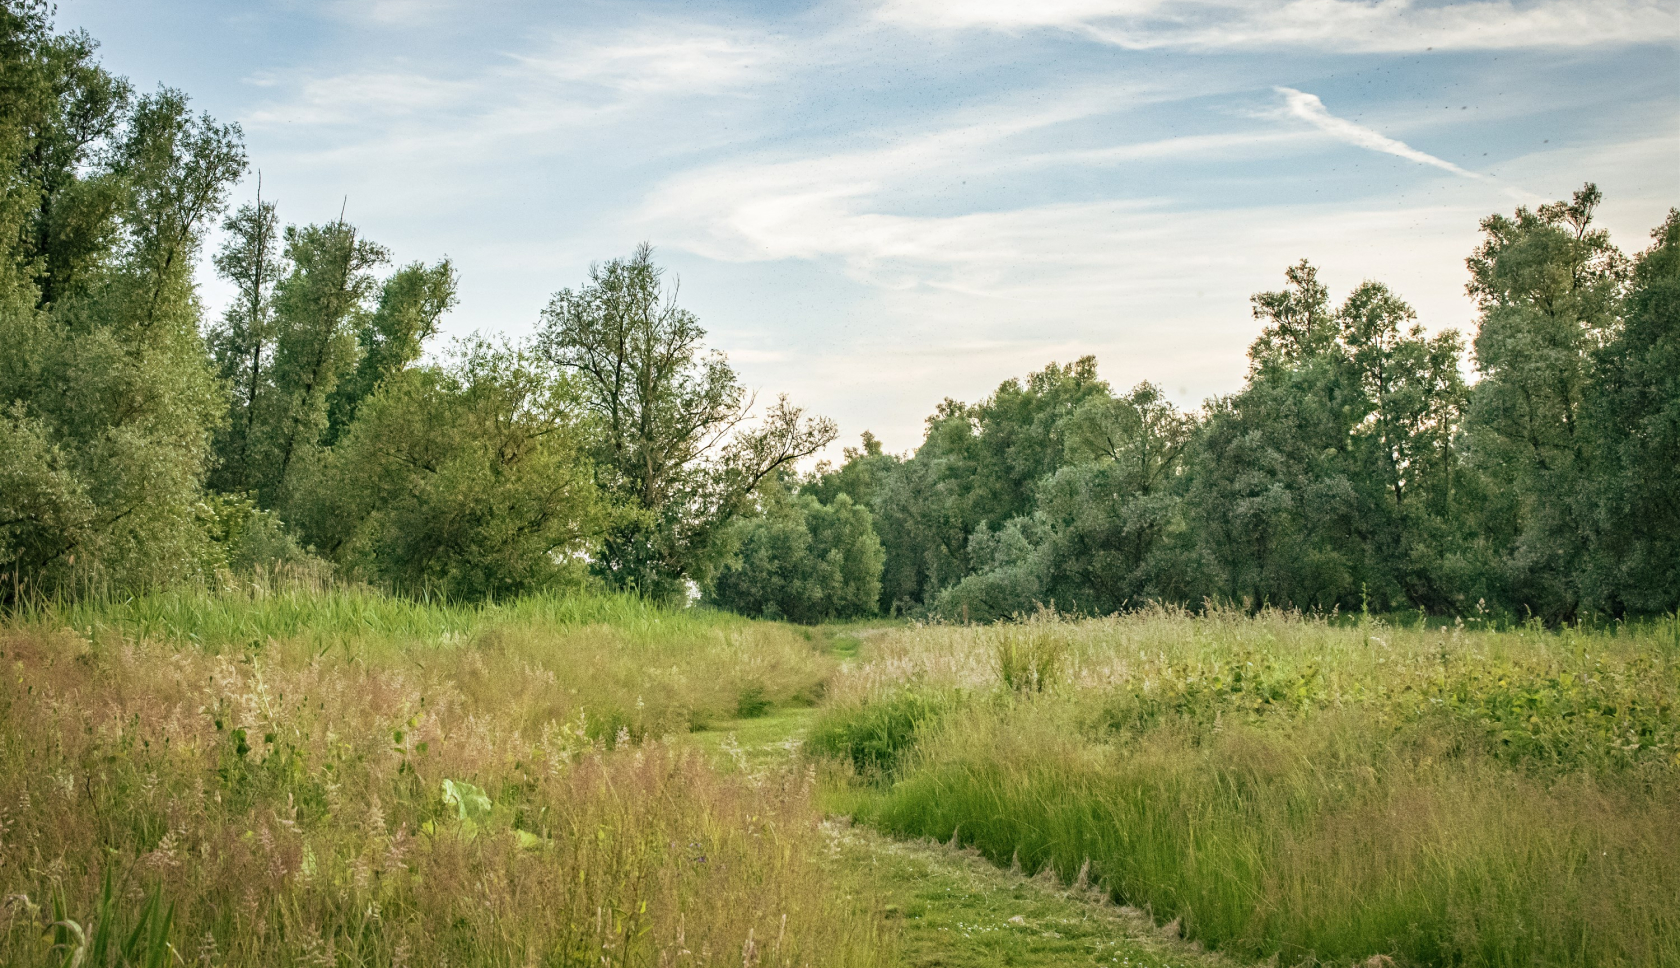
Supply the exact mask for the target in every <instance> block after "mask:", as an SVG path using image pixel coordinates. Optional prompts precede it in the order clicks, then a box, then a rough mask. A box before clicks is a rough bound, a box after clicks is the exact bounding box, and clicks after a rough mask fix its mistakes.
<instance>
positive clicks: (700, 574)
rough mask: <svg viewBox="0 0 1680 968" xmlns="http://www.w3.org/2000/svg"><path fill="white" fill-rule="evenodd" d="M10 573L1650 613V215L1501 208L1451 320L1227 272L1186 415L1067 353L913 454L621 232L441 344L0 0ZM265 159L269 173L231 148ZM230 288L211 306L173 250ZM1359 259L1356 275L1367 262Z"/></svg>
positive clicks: (1671, 509)
mask: <svg viewBox="0 0 1680 968" xmlns="http://www.w3.org/2000/svg"><path fill="white" fill-rule="evenodd" d="M5 19H6V23H5V26H4V29H5V36H6V38H7V40H6V46H5V52H4V58H5V60H4V66H3V68H0V69H3V71H4V74H5V78H6V80H5V85H6V90H7V91H8V95H7V97H6V98H5V101H4V104H3V106H0V110H3V111H4V116H3V117H0V144H3V146H4V147H3V150H4V155H5V159H6V160H5V176H4V177H5V190H4V201H3V214H0V221H3V224H4V225H5V226H6V230H5V231H4V233H3V238H4V242H3V243H0V244H3V245H4V246H5V250H6V251H5V255H4V258H3V259H0V276H3V278H0V293H3V295H0V299H3V307H0V346H3V347H4V353H3V355H0V401H3V402H4V408H5V416H4V419H3V420H0V575H4V578H5V581H4V583H3V584H4V586H5V591H4V592H3V593H0V594H3V595H4V597H5V600H6V601H8V602H14V601H17V600H20V599H21V598H24V597H28V596H47V597H52V596H61V595H81V594H87V593H93V592H97V593H99V594H105V595H112V594H127V593H132V592H135V591H141V590H146V589H153V588H161V587H166V586H169V585H171V584H174V583H179V582H198V583H206V582H207V583H211V584H214V583H215V582H217V581H219V580H222V579H220V578H218V576H222V575H239V574H249V573H251V572H252V571H253V570H255V569H269V570H272V569H274V568H276V567H281V568H286V569H292V570H301V571H310V570H314V571H317V572H330V573H333V574H337V575H340V576H343V577H345V578H347V579H350V580H354V581H361V582H367V583H369V584H372V585H374V586H377V587H381V588H385V589H388V590H393V591H398V592H401V593H404V594H425V595H441V596H443V597H445V598H450V599H461V600H479V599H486V598H490V597H506V596H513V595H518V594H521V593H525V592H530V591H533V590H537V589H544V588H556V587H580V586H582V585H584V584H591V585H594V586H596V587H606V588H611V589H630V590H634V591H635V592H637V593H638V594H642V595H646V596H650V597H651V598H653V599H655V600H661V601H678V600H682V599H683V598H684V597H686V596H692V595H695V594H698V595H700V596H701V597H703V599H704V600H705V601H707V602H710V603H712V604H714V605H717V606H721V607H724V608H728V609H732V610H735V611H739V612H742V613H744V614H748V615H755V616H768V617H785V618H788V619H792V620H794V621H799V622H815V621H821V620H824V619H834V618H849V617H858V616H867V615H873V614H884V615H902V616H914V617H922V618H942V619H945V620H969V621H985V620H991V619H996V618H1002V617H1007V616H1010V615H1015V614H1023V613H1026V612H1030V611H1033V610H1035V609H1038V608H1054V609H1056V610H1059V611H1064V612H1067V613H1070V614H1091V615H1096V614H1108V613H1111V612H1114V611H1117V610H1121V609H1124V608H1127V607H1130V606H1137V605H1141V604H1143V603H1146V602H1158V603H1168V604H1182V605H1190V606H1196V607H1199V606H1200V605H1201V604H1202V603H1204V602H1220V603H1228V604H1238V605H1241V606H1243V607H1245V608H1248V609H1251V610H1252V609H1256V608H1262V607H1265V606H1268V605H1269V606H1277V607H1287V608H1296V609H1302V610H1306V611H1313V612H1322V613H1335V612H1342V613H1345V612H1349V611H1355V610H1357V611H1363V612H1377V613H1398V612H1407V613H1423V614H1425V615H1433V616H1470V615H1489V614H1492V615H1501V616H1506V617H1511V618H1517V619H1525V618H1528V617H1538V618H1540V619H1542V620H1543V621H1545V622H1548V623H1552V624H1557V623H1566V622H1575V621H1580V620H1583V619H1591V618H1592V617H1595V616H1603V617H1607V618H1619V617H1625V616H1630V615H1651V614H1661V613H1665V612H1671V611H1673V610H1674V609H1675V608H1676V607H1677V605H1680V480H1677V479H1676V477H1675V475H1674V474H1673V473H1672V469H1673V468H1674V467H1676V466H1680V323H1677V321H1676V320H1677V313H1680V216H1676V214H1675V213H1674V212H1673V211H1671V212H1670V213H1669V214H1668V216H1667V218H1666V219H1664V220H1663V221H1662V223H1661V224H1660V225H1658V226H1657V227H1656V229H1655V230H1654V231H1653V233H1652V236H1653V240H1654V241H1653V242H1652V243H1651V245H1650V246H1649V247H1648V248H1647V249H1645V250H1644V251H1641V252H1638V253H1635V254H1633V255H1631V256H1630V255H1628V254H1625V253H1623V252H1622V251H1620V250H1618V249H1617V248H1616V247H1615V246H1614V245H1612V244H1611V242H1610V240H1609V238H1608V237H1607V235H1606V234H1605V233H1604V232H1603V231H1601V230H1599V229H1597V228H1595V227H1594V224H1593V212H1594V209H1595V207H1596V206H1598V204H1599V203H1600V193H1599V191H1598V190H1597V189H1596V188H1595V187H1594V186H1593V185H1591V184H1588V185H1587V186H1585V187H1584V188H1582V189H1581V190H1580V191H1578V192H1576V193H1575V194H1574V196H1573V197H1572V198H1571V199H1569V200H1566V201H1559V202H1555V203H1552V204H1547V205H1541V206H1539V207H1537V208H1532V209H1530V208H1519V209H1517V210H1516V211H1515V212H1513V213H1511V214H1492V215H1489V216H1488V217H1487V218H1486V219H1484V220H1483V222H1482V225H1481V232H1482V240H1481V243H1480V244H1479V245H1478V246H1477V247H1476V249H1475V251H1473V252H1471V253H1469V254H1468V258H1467V265H1468V269H1469V279H1470V281H1469V284H1468V289H1469V293H1470V295H1471V296H1473V297H1474V299H1475V301H1476V305H1477V306H1478V320H1477V330H1476V332H1475V333H1474V334H1470V335H1463V334H1459V333H1456V332H1453V331H1451V330H1443V331H1439V332H1436V333H1434V334H1433V335H1431V334H1430V333H1429V332H1428V331H1426V330H1425V329H1423V328H1422V327H1421V326H1420V324H1419V323H1418V320H1417V318H1416V314H1415V313H1414V312H1413V310H1412V309H1411V308H1410V307H1409V306H1408V305H1407V304H1406V302H1405V301H1404V300H1403V299H1402V298H1401V296H1400V294H1398V293H1395V292H1393V291H1391V290H1390V289H1389V288H1387V287H1386V286H1384V285H1383V284H1382V283H1380V282H1375V281H1367V282H1365V283H1362V284H1361V285H1359V286H1358V287H1357V288H1355V289H1354V290H1353V291H1352V292H1351V293H1349V294H1347V295H1346V296H1345V297H1344V298H1341V299H1340V300H1338V299H1335V298H1333V297H1332V294H1331V293H1330V292H1329V291H1328V289H1327V288H1326V286H1325V285H1324V284H1323V283H1321V282H1320V281H1319V279H1318V275H1317V273H1316V271H1315V270H1314V268H1313V266H1312V265H1311V264H1310V263H1308V262H1306V261H1302V262H1299V263H1297V264H1295V265H1293V266H1289V267H1287V268H1285V269H1284V271H1283V280H1282V281H1283V283H1284V285H1283V286H1282V288H1280V289H1278V290H1277V291H1274V292H1264V293H1259V294H1256V295H1255V296H1254V297H1253V300H1252V307H1251V310H1252V313H1253V316H1254V319H1255V323H1256V328H1257V330H1258V332H1257V335H1256V337H1255V340H1254V342H1253V345H1252V346H1251V347H1250V349H1249V354H1248V355H1249V361H1250V366H1249V372H1248V376H1247V380H1246V382H1245V384H1244V385H1243V387H1242V388H1241V389H1239V390H1237V391H1236V392H1234V393H1231V394H1228V395H1224V396H1219V397H1216V398H1213V399H1210V400H1208V401H1206V402H1205V403H1204V404H1203V406H1202V407H1201V408H1199V409H1197V410H1182V409H1180V408H1179V407H1177V406H1175V405H1174V404H1173V403H1172V402H1171V401H1169V400H1168V399H1167V398H1166V397H1165V395H1164V394H1163V392H1162V390H1161V389H1160V388H1159V387H1157V386H1155V385H1153V384H1150V383H1142V384H1139V385H1138V386H1136V387H1133V388H1131V389H1128V390H1124V391H1120V390H1116V389H1115V388H1114V387H1111V386H1110V385H1108V384H1107V383H1106V382H1104V381H1103V380H1102V379H1101V378H1099V376H1098V375H1097V361H1096V360H1095V359H1093V358H1090V357H1086V358H1082V359H1079V360H1077V361H1074V362H1072V363H1066V364H1057V363H1049V364H1047V365H1046V366H1045V367H1044V368H1043V369H1041V370H1039V371H1037V372H1035V373H1032V374H1030V375H1027V376H1026V377H1025V378H1024V379H1011V380H1006V381H1005V382H1003V383H1002V384H1001V385H1000V386H999V387H998V388H997V390H996V391H995V392H994V393H993V394H992V395H991V396H989V397H987V398H986V399H984V400H981V401H979V402H976V403H964V402H961V401H957V400H954V399H947V400H946V401H945V402H944V403H942V404H941V405H940V406H939V408H938V409H937V411H936V412H935V413H933V414H932V415H930V416H929V417H928V418H927V433H926V438H925V440H924V441H923V443H922V444H921V446H919V447H917V448H916V449H915V450H914V451H913V452H911V453H907V454H903V455H896V454H891V453H887V452H884V451H883V449H882V448H881V446H880V444H879V442H877V441H876V440H875V439H874V438H873V437H872V436H871V435H869V434H868V433H867V432H866V433H865V434H864V435H863V439H862V443H861V445H860V446H859V447H858V448H856V449H847V450H846V451H845V459H844V461H843V462H842V463H840V464H839V465H838V466H835V465H832V464H828V463H825V464H820V465H818V466H817V467H816V468H815V469H814V470H810V471H806V472H801V470H800V466H801V462H802V461H804V460H805V459H806V458H808V457H810V456H811V455H813V454H816V453H818V452H819V451H821V450H822V449H824V448H825V447H827V446H828V445H829V444H830V443H831V442H833V440H834V439H835V437H836V436H837V428H836V427H835V426H834V424H833V423H832V422H831V421H829V420H826V419H823V418H821V417H813V416H810V415H807V414H805V413H804V412H803V411H802V410H801V409H800V408H799V407H798V406H797V405H795V404H793V403H791V402H789V401H788V400H787V399H786V398H782V399H780V400H778V401H776V402H774V403H769V404H768V405H767V406H766V405H763V402H761V401H758V400H757V399H756V396H755V394H753V393H751V392H749V391H748V390H747V389H746V388H745V387H743V385H742V383H741V381H740V379H739V378H738V376H737V375H736V373H735V372H734V370H733V369H732V368H731V367H730V365H729V362H728V360H727V359H726V357H725V356H724V355H723V354H722V353H721V352H718V351H717V350H716V349H713V348H709V347H708V346H707V344H706V342H705V336H706V332H705V330H704V329H703V328H702V326H701V323H700V321H699V320H698V319H697V318H696V317H695V316H694V315H693V314H692V313H690V312H688V311H687V310H685V309H683V308H682V307H681V306H680V305H678V304H677V302H676V300H675V291H676V290H675V286H674V280H672V279H669V278H667V277H666V275H665V273H664V272H663V271H662V270H661V268H660V267H659V266H658V265H657V264H656V262H655V261H654V255H653V251H652V249H651V248H650V247H648V246H645V245H644V246H643V247H641V248H639V249H638V250H637V251H635V252H634V253H631V254H629V255H628V256H627V257H620V258H613V259H609V260H608V261H606V262H603V263H600V264H598V265H595V266H593V267H591V268H589V270H588V272H587V275H586V276H583V277H582V278H580V279H578V280H576V282H575V285H576V288H571V287H568V288H562V289H560V290H559V291H558V292H556V293H555V294H554V295H553V298H552V300H551V301H550V302H549V305H548V308H547V309H546V310H544V311H543V313H542V318H541V321H540V325H539V327H538V331H537V335H536V336H535V337H534V338H532V339H530V340H527V341H523V342H508V341H505V340H498V339H495V338H493V337H475V338H471V339H467V340H464V341H457V342H455V343H453V344H451V345H448V346H437V345H433V344H435V343H436V342H437V339H436V334H437V330H438V328H439V323H440V320H441V318H442V317H443V316H444V314H446V313H447V312H449V310H450V308H451V307H452V306H453V305H454V304H455V301H456V288H457V282H458V280H457V273H456V270H455V268H454V266H453V265H451V263H450V262H449V261H448V260H447V259H438V260H437V261H434V262H431V263H427V262H426V261H424V260H418V261H412V262H407V263H403V262H401V261H400V260H399V259H398V258H397V257H396V256H395V255H394V254H393V253H392V252H391V251H389V250H388V249H387V248H385V247H384V246H381V245H380V244H378V243H377V242H375V241H374V240H372V239H369V238H367V237H366V236H365V235H363V234H362V233H361V232H360V231H358V229H357V228H356V227H355V226H354V225H352V224H349V223H348V222H346V221H344V220H343V219H342V218H340V219H338V220H336V221H333V222H329V223H325V224H316V225H291V224H282V220H281V218H280V214H279V208H278V206H277V205H276V203H275V202H274V201H273V200H271V199H265V198H263V197H262V196H261V192H260V187H259V189H258V191H257V193H256V195H255V197H254V198H252V199H251V200H250V201H248V202H244V203H240V204H237V205H235V204H234V200H233V198H232V193H233V189H234V186H235V185H236V184H239V183H240V182H241V179H243V178H245V177H246V176H247V174H249V173H250V169H251V162H250V160H249V159H248V158H247V157H246V153H245V150H244V147H243V144H242V140H241V133H240V130H239V129H238V127H237V126H235V125H229V124H223V123H219V122H217V121H216V120H214V119H213V118H210V117H209V116H207V115H203V114H195V113H194V112H193V111H192V109H191V107H190V105H189V101H188V98H187V97H186V95H185V94H183V93H181V92H179V91H175V90H169V89H160V90H158V91H156V92H152V93H144V92H136V91H135V90H133V89H132V87H131V85H130V84H129V83H128V82H127V81H126V80H124V79H122V78H120V77H116V76H113V75H112V74H110V73H109V72H107V71H106V70H104V69H103V68H102V67H101V66H100V65H99V63H98V60H97V57H96V54H95V49H96V45H95V43H94V41H93V40H92V39H91V38H89V37H88V36H86V35H85V34H79V33H55V32H54V30H53V28H52V26H51V24H50V23H49V20H48V18H47V15H46V13H45V12H44V9H43V8H41V7H39V6H36V5H31V4H27V3H25V4H12V5H9V6H8V7H7V8H6V13H5ZM259 186H260V181H259ZM218 225H219V226H220V228H221V229H222V230H223V237H224V238H225V242H224V244H223V245H221V246H220V247H219V249H218V250H217V251H215V252H212V253H209V257H210V262H211V263H212V264H213V266H214V269H215V271H216V272H217V273H218V274H219V275H220V276H221V277H223V278H224V279H225V280H226V281H227V282H228V283H230V284H231V285H232V286H233V288H234V289H235V290H236V292H237V297H236V298H234V299H233V300H231V302H230V303H229V305H227V306H226V307H225V309H223V310H222V312H221V313H220V314H219V315H215V316H211V315H208V314H207V313H206V310H205V307H204V304H203V302H202V300H201V299H200V297H199V295H198V292H197V289H196V287H195V275H194V273H195V271H196V269H197V267H198V265H199V263H200V261H201V259H202V257H203V256H204V255H205V253H204V252H203V249H204V246H205V244H206V242H205V240H206V238H207V236H208V235H209V234H210V232H211V230H212V229H213V228H214V227H216V226H218ZM1373 269H1374V270H1378V271H1380V267H1373Z"/></svg>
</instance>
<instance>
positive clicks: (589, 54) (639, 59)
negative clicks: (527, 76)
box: [520, 24, 784, 94]
mask: <svg viewBox="0 0 1680 968" xmlns="http://www.w3.org/2000/svg"><path fill="white" fill-rule="evenodd" d="M782 51H783V48H782V47H781V46H780V45H779V44H778V43H777V41H776V40H775V39H774V38H772V37H769V36H765V35H761V34H757V33H750V32H743V31H726V30H720V29H716V28H710V27H705V26H701V25H696V24H659V25H653V26H651V27H642V28H639V29H638V30H636V31H635V33H634V35H633V37H632V39H627V40H617V41H614V40H610V39H607V38H601V37H580V38H572V39H570V40H568V41H567V42H565V43H564V44H562V45H560V46H558V47H557V48H556V49H554V50H552V51H550V52H549V53H546V54H544V55H542V56H537V57H522V58H520V63H521V64H523V65H524V66H525V67H527V68H528V69H529V70H530V71H531V72H533V73H535V74H538V75H541V76H545V77H549V78H553V79H557V80H563V81H572V82H577V83H583V84H591V85H600V86H604V87H609V88H614V89H616V90H620V91H631V92H638V93H666V92H681V93H684V94H703V93H710V92H717V91H724V90H730V89H733V88H738V87H740V86H742V85H745V84H751V83H757V82H760V81H764V80H766V79H768V78H767V77H766V75H767V74H768V72H770V71H771V70H773V69H775V68H776V67H777V66H778V65H779V63H780V62H781V61H782V60H783V59H784V58H783V53H782Z"/></svg>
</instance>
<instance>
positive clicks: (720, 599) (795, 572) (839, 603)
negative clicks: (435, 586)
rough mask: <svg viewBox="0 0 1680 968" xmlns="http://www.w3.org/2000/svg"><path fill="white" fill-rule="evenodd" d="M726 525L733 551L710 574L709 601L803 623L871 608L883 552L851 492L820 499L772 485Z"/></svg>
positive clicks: (869, 612)
mask: <svg viewBox="0 0 1680 968" xmlns="http://www.w3.org/2000/svg"><path fill="white" fill-rule="evenodd" d="M732 532H733V533H732V536H731V537H732V539H733V540H734V541H735V542H737V543H738V547H739V551H738V552H737V554H736V555H735V556H734V557H733V559H732V560H731V561H730V562H729V564H727V565H725V566H724V568H723V569H722V570H721V571H720V572H719V574H718V575H717V576H716V577H715V578H714V579H713V580H712V581H711V583H710V587H709V588H708V590H707V598H708V600H710V601H711V602H713V603H715V604H718V605H721V606H723V607H724V608H727V609H730V610H732V611H736V612H740V613H741V614H743V615H754V616H761V617H764V618H772V619H780V618H785V619H788V620H790V621H794V622H805V623H815V622H822V621H828V620H832V619H846V618H859V617H862V616H867V615H873V614H875V611H876V608H877V600H878V599H879V598H880V596H881V566H882V563H883V562H884V560H885V554H884V552H882V550H881V541H880V539H879V538H878V537H876V535H875V528H874V526H873V524H872V523H871V522H870V517H869V511H868V510H867V509H865V508H863V507H861V506H859V505H856V504H853V503H852V499H851V498H850V497H847V496H846V495H844V494H842V495H840V496H839V497H837V498H835V499H834V503H833V504H829V505H824V504H821V503H818V501H817V499H816V498H814V497H810V496H804V495H802V496H799V497H790V496H788V495H787V494H786V493H785V492H783V491H781V490H780V489H779V488H772V489H770V490H768V491H767V492H766V494H765V498H764V511H763V513H762V514H761V515H759V516H757V517H753V518H746V519H743V520H740V521H738V522H736V523H735V525H734V526H733V528H732Z"/></svg>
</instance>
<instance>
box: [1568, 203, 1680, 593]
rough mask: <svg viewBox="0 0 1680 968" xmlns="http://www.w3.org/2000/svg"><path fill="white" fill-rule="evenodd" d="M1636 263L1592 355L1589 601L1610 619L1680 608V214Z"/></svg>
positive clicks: (1655, 233)
mask: <svg viewBox="0 0 1680 968" xmlns="http://www.w3.org/2000/svg"><path fill="white" fill-rule="evenodd" d="M1651 235H1652V236H1653V237H1654V238H1655V239H1656V242H1655V243H1654V244H1653V245H1652V246H1651V248H1650V249H1648V250H1646V251H1645V252H1643V253H1641V254H1640V256H1639V258H1638V259H1637V260H1636V262H1635V263H1634V269H1633V279H1632V286H1631V291H1630V292H1629V294H1628V299H1627V306H1626V311H1625V313H1624V315H1623V325H1622V326H1621V327H1620V328H1619V329H1617V330H1615V331H1614V333H1613V335H1612V336H1611V338H1610V339H1609V340H1608V342H1607V343H1606V344H1605V345H1604V347H1603V348H1602V349H1600V350H1599V351H1597V352H1596V353H1595V355H1594V363H1595V364H1596V366H1595V373H1596V375H1597V376H1598V383H1599V386H1600V389H1599V392H1597V393H1596V394H1595V395H1594V401H1593V411H1592V416H1593V424H1594V426H1595V427H1597V428H1598V433H1599V434H1600V436H1601V440H1602V443H1601V444H1600V450H1599V467H1600V475H1599V478H1598V487H1597V489H1596V493H1595V495H1594V498H1595V500H1594V502H1593V503H1594V506H1595V510H1596V514H1595V516H1594V520H1595V525H1596V527H1595V539H1596V543H1597V548H1596V549H1595V550H1596V553H1595V555H1594V559H1593V562H1592V565H1593V567H1592V569H1591V570H1590V571H1589V572H1588V575H1587V576H1586V578H1587V580H1588V581H1589V582H1590V583H1591V587H1590V592H1591V595H1590V597H1591V599H1592V600H1593V601H1594V602H1596V603H1602V605H1603V607H1605V608H1606V609H1607V610H1611V611H1619V610H1621V609H1627V610H1628V611H1633V612H1641V613H1644V614H1647V615H1649V614H1661V613H1663V612H1671V613H1672V612H1674V611H1675V610H1676V609H1677V608H1680V475H1676V474H1675V473H1674V468H1676V467H1680V213H1677V212H1676V211H1674V210H1670V211H1669V213H1668V219H1667V220H1666V221H1664V222H1663V224H1662V225H1661V226H1659V227H1658V228H1657V229H1656V230H1654V231H1653V232H1652V233H1651Z"/></svg>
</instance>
